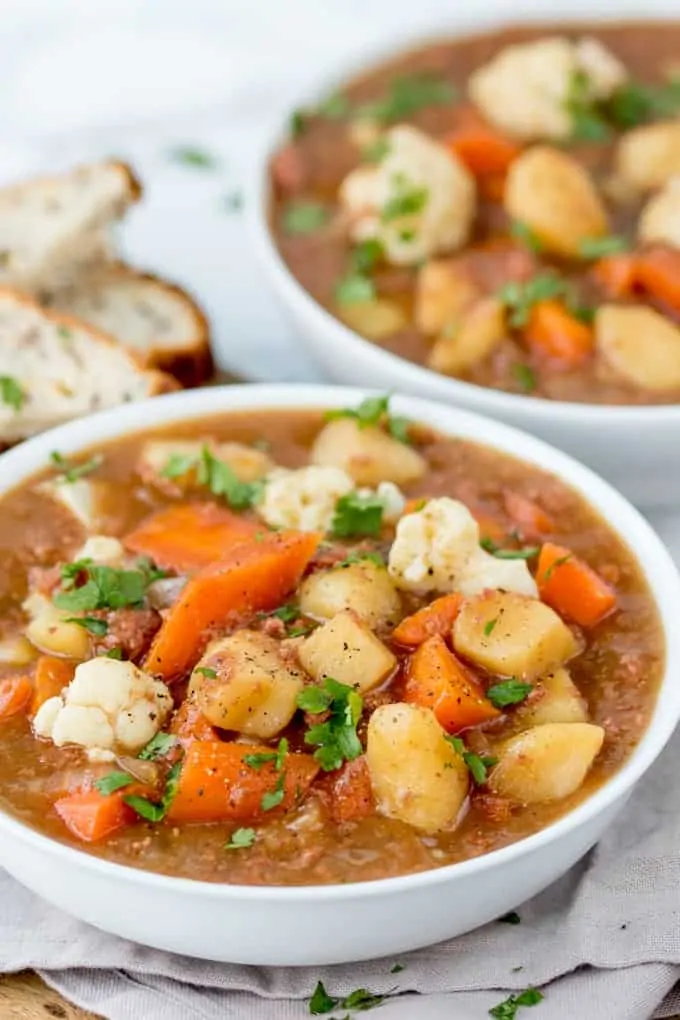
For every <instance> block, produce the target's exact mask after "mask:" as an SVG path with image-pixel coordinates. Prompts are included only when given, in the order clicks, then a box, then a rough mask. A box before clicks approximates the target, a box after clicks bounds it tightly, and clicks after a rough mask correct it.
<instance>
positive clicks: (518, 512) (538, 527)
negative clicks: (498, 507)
mask: <svg viewBox="0 0 680 1020" xmlns="http://www.w3.org/2000/svg"><path fill="white" fill-rule="evenodd" d="M503 502H504V503H505V509H506V510H507V512H508V514H509V516H510V517H511V518H512V520H513V521H514V523H515V524H516V525H517V527H518V528H519V531H520V533H521V534H522V535H523V536H524V537H525V538H526V537H529V538H535V537H537V536H540V535H549V534H550V532H551V531H554V530H555V522H554V520H553V519H552V517H551V516H550V514H547V513H546V512H545V510H543V508H542V507H540V506H539V505H538V503H534V501H533V500H532V499H527V497H526V496H520V494H519V493H518V492H513V491H512V489H506V490H505V491H504V493H503Z"/></svg>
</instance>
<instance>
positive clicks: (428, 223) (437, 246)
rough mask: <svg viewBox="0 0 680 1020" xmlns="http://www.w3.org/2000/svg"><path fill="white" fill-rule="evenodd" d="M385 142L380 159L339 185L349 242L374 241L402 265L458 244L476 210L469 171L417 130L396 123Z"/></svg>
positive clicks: (465, 235)
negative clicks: (347, 218)
mask: <svg viewBox="0 0 680 1020" xmlns="http://www.w3.org/2000/svg"><path fill="white" fill-rule="evenodd" d="M385 140H386V144H387V146H388V149H387V155H386V156H385V157H384V159H383V160H382V162H381V163H380V164H379V165H378V166H368V167H359V168H358V169H356V170H353V171H352V172H351V173H350V174H348V176H347V177H346V178H345V180H344V181H343V182H342V184H341V185H340V193H339V194H340V201H341V203H342V205H343V206H344V208H345V211H346V212H347V214H348V216H349V221H350V236H351V238H352V240H353V241H366V240H369V239H373V238H375V239H377V240H378V241H380V243H381V244H382V246H383V249H384V252H385V258H386V259H387V261H388V262H391V263H393V264H394V265H400V266H407V265H415V264H416V263H418V262H421V261H422V260H423V259H426V258H429V257H431V256H432V255H436V254H438V253H439V252H446V251H453V250H455V249H456V248H460V247H461V245H463V244H464V243H465V241H466V240H467V239H468V236H469V234H470V228H471V225H472V220H473V217H474V214H475V205H476V202H475V182H474V178H473V177H472V175H471V174H470V172H469V171H468V170H467V168H466V167H465V166H464V165H463V164H462V163H461V162H460V160H459V159H457V157H456V156H455V155H454V154H453V153H452V152H450V151H449V150H448V149H447V148H446V147H445V146H443V145H441V144H440V143H439V142H436V141H434V140H433V139H432V138H430V137H429V136H428V135H426V134H424V133H423V132H422V131H418V130H417V128H414V127H409V126H408V125H405V124H402V125H399V126H397V127H394V128H391V129H390V130H389V131H388V132H387V133H386V135H385Z"/></svg>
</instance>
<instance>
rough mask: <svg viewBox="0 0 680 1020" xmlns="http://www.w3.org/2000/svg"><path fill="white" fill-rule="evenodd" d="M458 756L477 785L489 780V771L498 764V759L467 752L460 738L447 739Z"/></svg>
mask: <svg viewBox="0 0 680 1020" xmlns="http://www.w3.org/2000/svg"><path fill="white" fill-rule="evenodd" d="M445 740H447V741H448V743H449V744H450V745H451V747H452V748H453V749H454V751H455V752H456V754H459V755H460V756H461V758H462V759H463V761H464V762H465V764H466V765H467V767H468V768H469V769H470V773H471V775H472V778H473V779H474V781H475V783H476V784H477V785H478V786H481V785H482V784H483V783H485V782H486V780H487V770H488V769H490V768H492V767H493V766H494V765H496V764H497V762H498V758H490V757H487V756H480V755H478V754H474V752H473V751H466V750H465V744H464V743H463V741H462V740H461V738H460V737H449V736H447V737H445Z"/></svg>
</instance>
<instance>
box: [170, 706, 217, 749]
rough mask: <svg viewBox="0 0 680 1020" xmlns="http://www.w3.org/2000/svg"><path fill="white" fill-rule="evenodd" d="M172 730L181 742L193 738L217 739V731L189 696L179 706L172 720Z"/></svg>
mask: <svg viewBox="0 0 680 1020" xmlns="http://www.w3.org/2000/svg"><path fill="white" fill-rule="evenodd" d="M170 732H171V733H173V734H174V735H175V736H176V737H177V738H178V740H179V741H180V742H181V743H186V742H187V741H191V740H217V739H218V738H217V732H216V730H215V727H214V726H212V725H211V724H210V723H209V722H208V720H207V719H206V717H205V716H204V715H203V713H202V712H201V711H200V709H199V708H198V707H197V706H196V704H195V703H194V701H193V699H192V698H190V697H189V696H187V697H186V698H185V699H184V701H183V702H182V704H181V705H180V706H179V708H178V709H177V711H176V712H175V714H174V716H173V717H172V722H171V723H170Z"/></svg>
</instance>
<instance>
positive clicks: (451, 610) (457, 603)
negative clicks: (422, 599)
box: [392, 592, 463, 645]
mask: <svg viewBox="0 0 680 1020" xmlns="http://www.w3.org/2000/svg"><path fill="white" fill-rule="evenodd" d="M462 604H463V596H462V595H459V594H458V592H452V593H451V594H450V595H442V597H441V598H439V599H435V600H434V602H430V604H429V606H423V608H422V609H419V610H418V611H417V612H415V613H413V614H412V616H407V617H406V618H405V619H403V620H402V621H401V623H400V624H399V625H398V626H397V627H395V629H394V631H393V633H392V637H393V638H394V640H395V641H397V642H398V643H399V644H400V645H422V643H423V641H427V639H428V638H429V637H432V636H433V634H439V635H440V637H446V635H447V634H448V633H449V632H450V630H451V628H452V627H453V624H454V621H455V619H456V617H457V616H458V613H459V612H460V607H461V606H462Z"/></svg>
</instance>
